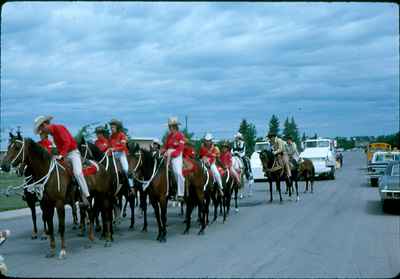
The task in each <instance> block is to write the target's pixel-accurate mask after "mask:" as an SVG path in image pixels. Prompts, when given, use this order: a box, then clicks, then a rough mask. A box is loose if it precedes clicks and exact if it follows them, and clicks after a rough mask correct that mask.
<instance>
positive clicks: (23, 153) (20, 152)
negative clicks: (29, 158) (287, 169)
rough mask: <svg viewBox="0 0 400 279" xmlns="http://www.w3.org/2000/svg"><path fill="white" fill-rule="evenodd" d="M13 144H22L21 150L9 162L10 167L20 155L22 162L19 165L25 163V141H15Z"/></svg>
mask: <svg viewBox="0 0 400 279" xmlns="http://www.w3.org/2000/svg"><path fill="white" fill-rule="evenodd" d="M15 142H18V143H22V146H21V149H20V150H19V151H18V153H17V155H16V156H15V158H14V159H13V160H12V161H11V163H10V165H11V166H12V165H13V164H14V162H15V161H16V160H17V159H18V157H19V156H20V155H21V154H22V160H21V163H19V164H23V163H24V161H25V140H18V139H17V140H15ZM15 142H13V143H12V144H11V146H13V145H14V144H15Z"/></svg>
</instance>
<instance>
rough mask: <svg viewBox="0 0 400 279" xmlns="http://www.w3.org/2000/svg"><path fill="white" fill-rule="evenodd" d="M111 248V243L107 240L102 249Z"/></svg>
mask: <svg viewBox="0 0 400 279" xmlns="http://www.w3.org/2000/svg"><path fill="white" fill-rule="evenodd" d="M111 246H112V244H111V241H109V240H107V241H106V242H105V243H104V247H106V248H107V247H111Z"/></svg>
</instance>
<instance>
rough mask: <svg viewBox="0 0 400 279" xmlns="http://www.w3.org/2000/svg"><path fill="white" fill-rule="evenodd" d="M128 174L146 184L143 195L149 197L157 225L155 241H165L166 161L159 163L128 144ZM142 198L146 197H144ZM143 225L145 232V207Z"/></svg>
mask: <svg viewBox="0 0 400 279" xmlns="http://www.w3.org/2000/svg"><path fill="white" fill-rule="evenodd" d="M128 148H129V155H128V163H129V172H130V174H131V175H133V177H134V179H136V180H137V181H140V182H142V183H145V184H146V182H147V183H148V186H147V188H146V189H145V191H144V192H145V194H147V195H148V196H149V199H150V203H151V205H152V206H153V208H154V214H155V216H156V220H157V225H158V235H157V240H158V241H160V242H166V241H167V238H166V237H167V202H168V195H169V194H171V193H170V189H168V185H169V183H167V169H166V162H165V161H166V160H164V159H162V160H161V161H159V160H158V159H157V158H155V157H153V154H152V153H151V152H150V151H148V150H146V149H143V148H140V147H139V145H137V144H129V146H128ZM144 197H146V196H145V195H144ZM143 211H144V212H143V213H144V216H143V217H144V224H143V231H147V212H146V211H147V206H144V208H143Z"/></svg>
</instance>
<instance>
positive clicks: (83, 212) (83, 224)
mask: <svg viewBox="0 0 400 279" xmlns="http://www.w3.org/2000/svg"><path fill="white" fill-rule="evenodd" d="M79 214H80V216H81V220H80V225H79V233H78V236H84V235H85V234H84V231H85V230H86V222H85V219H86V209H85V208H84V207H83V206H79Z"/></svg>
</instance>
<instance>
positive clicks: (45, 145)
mask: <svg viewBox="0 0 400 279" xmlns="http://www.w3.org/2000/svg"><path fill="white" fill-rule="evenodd" d="M38 144H40V145H41V146H42V147H43V148H44V149H46V150H47V152H49V154H51V148H52V146H53V144H52V142H51V141H50V140H49V139H42V140H41V141H38Z"/></svg>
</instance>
